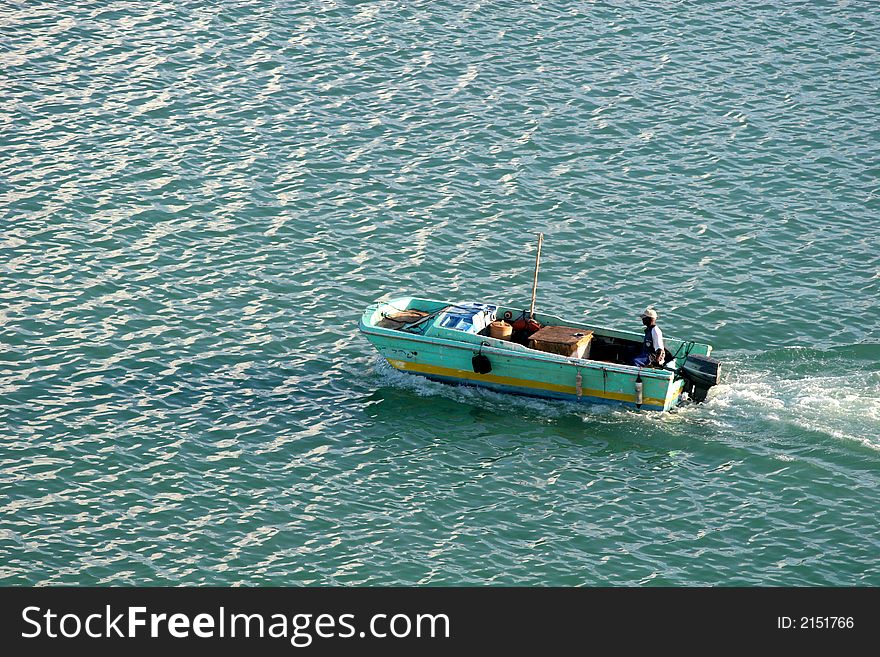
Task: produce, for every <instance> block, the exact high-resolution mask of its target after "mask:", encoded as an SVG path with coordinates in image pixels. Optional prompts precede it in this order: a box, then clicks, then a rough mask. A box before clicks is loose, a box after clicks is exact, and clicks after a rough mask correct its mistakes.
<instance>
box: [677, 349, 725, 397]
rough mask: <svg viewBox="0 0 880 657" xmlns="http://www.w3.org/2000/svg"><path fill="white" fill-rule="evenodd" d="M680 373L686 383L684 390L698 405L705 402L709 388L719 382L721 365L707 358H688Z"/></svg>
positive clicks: (693, 356)
mask: <svg viewBox="0 0 880 657" xmlns="http://www.w3.org/2000/svg"><path fill="white" fill-rule="evenodd" d="M680 372H681V376H682V377H683V378H684V380H685V381H686V384H685V390H686V391H687V393H688V395H689V396H690V398H691V399H692V400H694V401H695V402H697V403H698V404H699V403H700V402H704V401H706V395H707V394H709V388H711V387H712V386H717V385H718V383H719V382H720V381H721V363H720V362H719V361H717V360H715V359H714V358H709V357H708V356H698V355H696V354H692V355H690V356H688V357H687V359H686V360H685V361H684V365H682V366H681V370H680Z"/></svg>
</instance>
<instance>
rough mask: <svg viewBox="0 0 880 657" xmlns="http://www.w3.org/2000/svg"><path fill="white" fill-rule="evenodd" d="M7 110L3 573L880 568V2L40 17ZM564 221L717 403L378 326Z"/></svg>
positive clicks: (797, 578) (9, 18)
mask: <svg viewBox="0 0 880 657" xmlns="http://www.w3.org/2000/svg"><path fill="white" fill-rule="evenodd" d="M636 5H638V6H636ZM0 101H2V102H0V584H5V585H21V584H35V585H48V584H101V585H104V584H108V585H109V584H113V585H117V584H134V585H147V584H152V585H177V584H181V585H199V584H209V585H270V584H272V585H300V584H311V585H318V584H321V585H324V584H335V585H391V584H402V585H416V584H418V585H455V584H464V585H564V586H569V585H587V586H595V585H717V586H728V585H769V586H775V585H838V586H855V585H875V586H877V585H880V504H878V503H880V493H878V487H880V11H878V6H877V4H876V3H874V2H846V1H842V2H827V3H816V2H783V1H781V0H780V1H773V2H765V3H742V2H733V1H729V2H728V1H718V2H687V3H685V2H652V3H627V2H615V3H604V2H566V1H552V2H551V1H544V2H517V3H500V2H403V1H391V0H386V1H380V2H341V1H336V0H325V1H320V2H318V1H302V2H293V1H291V2H270V1H263V0H261V1H246V0H245V1H242V0H236V2H219V3H214V2H211V3H209V2H155V1H149V0H148V1H144V2H136V3H135V2H112V1H107V2H105V1H101V2H96V1H92V0H83V1H80V2H76V3H67V2H61V3H59V2H48V1H44V0H28V1H27V2H24V1H21V2H16V1H14V0H7V1H6V2H4V3H3V4H2V5H0ZM538 231H542V232H544V233H545V235H546V239H545V242H544V249H543V260H542V269H541V281H540V286H539V293H538V307H539V309H542V310H544V311H552V312H555V313H556V314H559V315H562V316H564V317H570V318H572V319H581V320H585V321H591V322H595V323H598V324H603V325H606V326H612V327H619V328H630V329H635V330H638V329H639V327H640V323H639V319H638V314H639V312H640V311H641V310H642V309H643V308H644V307H645V306H646V305H647V304H649V303H652V304H654V305H655V306H656V307H657V309H658V311H659V313H660V326H661V328H663V330H664V332H665V333H666V335H667V336H673V337H679V338H686V339H697V340H700V341H706V342H710V343H711V344H713V345H714V346H715V349H716V355H717V356H718V357H719V358H721V359H722V360H723V362H724V366H723V367H724V372H723V373H724V380H723V384H722V385H721V386H719V387H718V388H716V389H714V394H713V396H712V398H711V400H710V401H709V403H707V404H705V405H701V406H691V407H686V408H681V409H678V410H675V411H673V412H670V413H664V414H657V413H652V412H635V411H631V410H624V409H620V408H615V407H612V406H590V405H588V404H580V405H579V404H574V403H566V402H549V401H548V402H545V401H540V400H530V399H526V398H518V397H510V396H505V395H500V394H494V393H491V392H483V391H479V390H475V389H468V388H455V387H449V386H444V385H442V384H435V383H432V382H428V381H425V380H420V379H417V378H414V377H411V376H408V375H404V374H400V373H397V372H396V371H394V370H392V369H391V368H390V367H389V366H388V365H387V364H385V363H383V362H380V360H379V358H378V356H377V353H376V352H375V351H374V350H373V348H372V347H371V346H370V345H369V344H368V343H367V341H366V340H364V339H363V338H362V337H361V336H360V335H359V334H358V333H357V319H358V317H359V315H360V313H361V312H362V310H363V309H364V307H365V306H366V305H368V304H369V303H371V302H373V301H374V300H376V299H377V298H380V297H383V296H388V295H392V294H396V293H412V294H421V295H426V296H431V297H435V298H440V299H449V300H453V301H467V300H488V301H496V302H505V303H508V302H509V303H521V304H522V305H523V306H526V305H527V304H528V302H529V298H530V294H531V277H532V268H533V264H534V248H535V235H536V233H537V232H538Z"/></svg>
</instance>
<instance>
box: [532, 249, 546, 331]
mask: <svg viewBox="0 0 880 657" xmlns="http://www.w3.org/2000/svg"><path fill="white" fill-rule="evenodd" d="M543 243H544V233H538V255H537V256H536V257H535V282H534V283H533V284H532V308H531V310H529V319H535V297H536V296H538V269H539V268H540V267H541V244H543Z"/></svg>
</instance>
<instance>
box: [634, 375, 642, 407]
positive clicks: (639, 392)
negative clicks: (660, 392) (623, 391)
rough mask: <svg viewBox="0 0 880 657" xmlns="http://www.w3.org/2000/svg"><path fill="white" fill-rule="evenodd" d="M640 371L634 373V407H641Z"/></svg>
mask: <svg viewBox="0 0 880 657" xmlns="http://www.w3.org/2000/svg"><path fill="white" fill-rule="evenodd" d="M642 387H643V386H642V373H641V372H639V373H638V374H637V375H636V408H641V407H642Z"/></svg>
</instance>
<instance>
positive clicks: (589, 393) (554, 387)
mask: <svg viewBox="0 0 880 657" xmlns="http://www.w3.org/2000/svg"><path fill="white" fill-rule="evenodd" d="M387 360H388V363H389V364H390V365H391V367H393V368H395V369H398V370H401V371H404V372H418V373H420V374H434V375H436V376H445V377H448V378H452V379H467V380H468V381H480V382H484V383H497V384H499V385H504V386H513V387H516V388H531V389H533V390H546V391H548V392H559V393H563V394H567V395H572V396H573V397H576V396H577V388H575V387H574V386H564V385H559V384H556V383H546V382H544V381H530V380H528V379H515V378H512V377H509V376H498V375H497V374H477V373H476V372H468V371H467V370H456V369H452V368H450V367H438V366H437V365H423V364H421V363H409V362H407V361H405V360H397V359H392V358H388V359H387ZM581 394H582V395H583V396H584V397H598V398H599V399H613V400H615V401H624V402H631V403H633V404H635V403H636V396H635V395H627V394H624V393H621V392H607V391H605V390H592V389H590V388H582V389H581ZM642 404H643V405H645V404H647V405H648V406H660V407H665V405H666V400H665V399H656V398H653V397H644V398H643V399H642Z"/></svg>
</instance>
